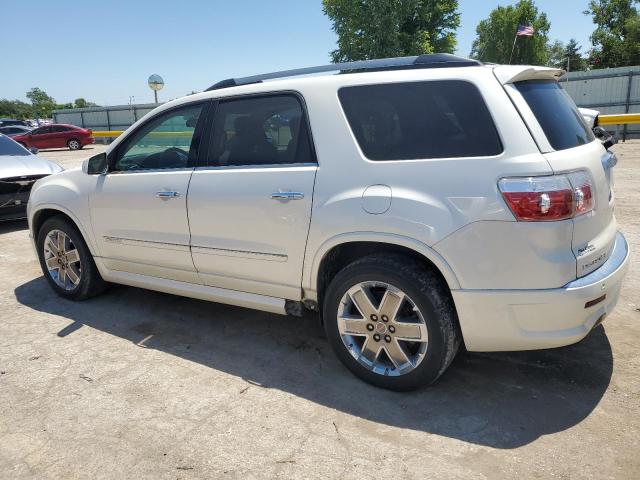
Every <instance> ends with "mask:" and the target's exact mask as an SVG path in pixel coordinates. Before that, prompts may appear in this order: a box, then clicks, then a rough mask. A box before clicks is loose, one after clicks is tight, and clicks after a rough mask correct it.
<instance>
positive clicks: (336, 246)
mask: <svg viewBox="0 0 640 480" xmlns="http://www.w3.org/2000/svg"><path fill="white" fill-rule="evenodd" d="M381 252H389V253H394V254H401V255H405V256H408V257H410V258H414V259H415V260H416V261H417V262H420V263H421V264H422V265H424V266H425V268H429V269H432V270H433V271H435V272H436V273H437V274H438V275H439V276H440V277H441V278H442V280H443V282H444V284H445V285H446V286H447V287H448V289H449V290H457V289H459V288H460V284H459V282H458V279H457V277H456V275H455V273H454V272H453V270H452V269H451V267H450V266H449V264H448V263H447V262H446V260H445V259H444V258H443V257H442V256H441V255H440V254H438V253H437V252H436V251H434V250H433V249H431V248H429V246H427V245H426V244H424V243H422V242H419V241H417V240H414V239H411V238H408V237H403V236H399V235H393V234H373V235H372V234H364V233H363V234H346V235H339V236H337V237H334V238H332V239H330V240H328V241H326V242H325V243H324V244H323V245H322V246H321V247H320V249H319V250H318V252H317V253H316V255H315V256H314V260H313V262H312V265H311V268H310V272H309V278H308V283H307V286H308V288H309V290H310V293H311V295H312V296H313V295H315V296H316V300H318V301H319V302H322V295H323V292H324V290H325V289H326V287H327V286H328V284H329V282H330V281H331V279H332V278H333V277H334V276H335V274H336V273H338V271H340V269H342V268H343V267H344V266H346V265H347V264H349V263H351V262H352V261H354V260H357V259H358V258H362V257H364V256H366V255H370V254H373V253H381ZM320 304H321V303H320Z"/></svg>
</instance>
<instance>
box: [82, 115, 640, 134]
mask: <svg viewBox="0 0 640 480" xmlns="http://www.w3.org/2000/svg"><path fill="white" fill-rule="evenodd" d="M630 123H640V113H620V114H616V115H598V125H626V124H630ZM123 133H124V130H96V131H94V132H93V136H94V137H110V138H115V137H119V136H120V135H122V134H123ZM149 136H150V137H191V136H193V132H151V133H150V134H149Z"/></svg>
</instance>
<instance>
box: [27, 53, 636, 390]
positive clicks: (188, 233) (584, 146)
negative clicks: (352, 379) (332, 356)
mask: <svg viewBox="0 0 640 480" xmlns="http://www.w3.org/2000/svg"><path fill="white" fill-rule="evenodd" d="M329 70H334V71H339V74H337V75H317V74H318V73H322V72H327V71H329ZM561 73H562V72H561V71H560V70H555V69H550V68H541V67H530V66H496V65H482V64H480V63H478V62H476V61H473V60H468V59H462V58H458V57H454V56H450V55H424V56H419V57H405V58H396V59H385V60H373V61H365V62H352V63H347V64H337V65H330V66H326V67H316V68H310V69H302V70H293V71H287V72H278V73H274V74H267V75H262V76H256V77H247V78H243V79H231V80H226V81H223V82H220V83H218V84H216V85H214V86H213V87H211V88H210V89H208V90H207V91H206V92H203V93H200V94H197V95H191V96H188V97H185V98H182V99H179V100H175V101H172V102H169V103H167V104H165V105H162V106H161V107H158V108H157V109H155V110H154V111H152V112H151V113H149V114H148V115H146V116H145V117H144V118H143V119H141V120H139V121H138V122H136V123H135V124H134V125H133V126H131V127H130V128H129V129H128V130H127V131H126V132H125V133H124V134H123V135H122V136H120V137H119V138H118V139H117V140H116V141H115V142H113V144H112V145H111V146H110V147H109V149H108V151H107V152H106V154H100V155H96V156H95V157H92V158H91V159H89V160H88V161H86V162H85V164H84V165H83V167H82V169H76V170H67V171H65V172H63V173H60V174H57V175H52V176H50V177H47V178H46V179H43V180H40V181H38V182H37V184H36V185H35V187H34V189H33V190H32V193H31V199H30V202H29V221H30V229H31V233H32V237H33V243H34V245H35V248H36V252H37V255H38V257H39V259H40V264H41V265H42V270H43V272H44V275H45V277H46V278H47V280H48V281H49V283H50V285H51V287H52V288H53V289H54V290H55V291H56V292H57V293H58V294H60V295H62V296H63V297H66V298H70V299H73V300H82V299H86V298H88V297H90V296H92V295H95V294H97V293H99V292H101V291H102V290H103V288H104V286H105V282H114V283H121V284H126V285H133V286H136V287H144V288H149V289H153V290H159V291H163V292H168V293H172V294H177V295H185V296H189V297H194V298H200V299H206V300H212V301H216V302H222V303H229V304H233V305H240V306H244V307H250V308H255V309H259V310H265V311H269V312H274V313H280V314H285V313H288V314H292V315H301V314H302V312H303V309H305V308H306V309H309V310H315V311H319V312H320V313H321V318H322V321H323V323H324V328H325V329H326V333H327V336H328V338H329V342H330V343H331V345H332V347H333V348H334V350H335V352H336V353H337V355H338V357H339V358H340V359H341V360H342V362H344V364H345V365H346V366H347V367H348V368H349V369H350V370H351V371H353V373H355V374H356V375H358V376H360V377H361V378H363V379H365V380H366V381H369V382H371V383H373V384H376V385H379V386H382V387H386V388H392V389H398V390H402V389H410V388H415V387H417V386H419V385H422V384H428V383H430V382H433V381H434V380H435V379H436V378H438V376H439V375H441V374H442V372H443V371H444V370H445V369H446V368H447V366H448V365H449V364H450V362H451V361H452V359H453V358H454V356H455V354H456V351H457V350H458V347H459V346H460V343H461V342H464V344H465V346H466V348H467V349H468V350H471V351H496V350H525V349H537V348H548V347H557V346H561V345H567V344H570V343H574V342H577V341H579V340H581V339H582V338H583V337H584V336H585V335H587V334H588V333H589V331H590V330H591V329H592V328H593V327H594V326H595V325H597V324H598V323H599V322H601V321H602V320H603V319H604V317H605V315H607V314H608V313H610V312H611V311H612V309H613V308H614V306H615V303H616V301H617V298H618V294H619V291H620V286H621V282H622V278H623V276H624V274H625V272H626V269H627V267H628V248H627V244H626V242H625V239H624V237H623V236H622V234H621V233H619V232H618V231H617V229H616V221H615V218H614V215H613V205H614V196H613V191H612V172H611V169H612V167H613V165H615V161H616V159H615V156H614V155H613V153H611V152H609V151H608V150H606V149H605V147H604V146H603V144H602V143H601V142H600V141H598V140H597V139H596V138H595V137H594V135H593V133H592V132H591V130H590V129H589V128H588V127H587V126H586V124H585V123H584V120H583V119H582V117H581V116H580V114H579V112H578V110H577V109H576V107H575V105H574V103H573V102H572V101H571V99H570V98H569V97H568V96H567V94H566V93H565V92H564V91H563V90H562V89H561V87H560V86H559V85H558V83H557V78H558V76H559V75H560V74H561ZM311 74H316V75H311Z"/></svg>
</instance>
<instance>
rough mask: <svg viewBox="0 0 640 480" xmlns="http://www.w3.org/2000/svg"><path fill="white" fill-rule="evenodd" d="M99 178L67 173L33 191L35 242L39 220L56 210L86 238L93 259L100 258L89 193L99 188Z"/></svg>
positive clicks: (30, 208)
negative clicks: (92, 185) (92, 221)
mask: <svg viewBox="0 0 640 480" xmlns="http://www.w3.org/2000/svg"><path fill="white" fill-rule="evenodd" d="M95 178H96V177H95V176H90V175H86V174H84V173H83V172H82V170H80V169H77V170H67V171H65V172H62V173H59V174H56V175H51V176H49V177H45V178H44V179H42V180H39V181H38V182H37V183H36V184H35V185H34V188H33V189H32V191H31V194H30V196H29V204H28V206H27V215H28V221H29V230H30V231H31V235H32V237H33V239H34V242H35V239H36V236H37V232H35V231H34V228H35V219H36V218H37V217H38V215H39V214H41V213H42V212H43V211H45V210H55V211H59V212H60V213H62V214H64V215H66V216H68V217H69V218H70V219H71V220H72V221H73V222H74V223H75V225H76V227H77V228H78V230H79V231H80V233H81V234H82V237H83V238H84V240H85V242H86V243H87V246H88V247H89V251H90V252H91V254H92V255H94V256H95V255H98V254H99V252H98V251H97V247H96V245H97V244H96V241H95V238H94V236H93V231H92V229H91V222H90V214H89V195H88V192H89V189H90V186H91V184H95Z"/></svg>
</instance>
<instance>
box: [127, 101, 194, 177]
mask: <svg viewBox="0 0 640 480" xmlns="http://www.w3.org/2000/svg"><path fill="white" fill-rule="evenodd" d="M201 112H202V105H190V106H188V107H184V108H179V109H176V110H172V111H170V112H168V113H165V114H163V115H160V116H158V117H156V118H154V119H153V120H151V121H150V122H149V123H147V124H146V125H144V126H142V127H141V128H140V129H139V130H138V131H137V132H135V133H134V134H133V135H132V137H131V138H130V139H129V140H128V141H126V143H125V144H124V145H123V146H122V147H121V148H120V149H118V156H117V160H116V163H115V170H118V171H128V170H150V169H153V170H155V169H165V168H185V167H187V166H188V165H189V164H190V162H189V160H190V159H195V158H194V156H195V154H196V150H197V145H194V144H195V143H197V142H194V133H195V130H196V125H197V123H198V120H199V118H200V114H201Z"/></svg>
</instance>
